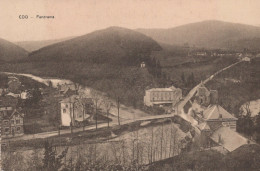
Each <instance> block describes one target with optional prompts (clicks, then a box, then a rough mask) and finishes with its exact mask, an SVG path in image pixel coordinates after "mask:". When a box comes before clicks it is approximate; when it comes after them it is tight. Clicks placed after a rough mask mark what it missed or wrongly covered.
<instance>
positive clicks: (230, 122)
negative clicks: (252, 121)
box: [196, 105, 237, 131]
mask: <svg viewBox="0 0 260 171" xmlns="http://www.w3.org/2000/svg"><path fill="white" fill-rule="evenodd" d="M196 117H197V120H198V121H199V122H200V123H203V122H206V123H207V124H208V125H209V127H210V128H211V130H215V129H217V128H219V127H222V126H225V127H229V128H230V129H232V130H234V131H236V122H237V118H236V117H234V116H233V115H231V114H230V113H228V112H227V111H226V110H225V109H224V108H223V107H221V106H219V105H211V106H209V107H208V108H207V109H206V110H205V111H203V112H202V113H201V114H197V115H196Z"/></svg>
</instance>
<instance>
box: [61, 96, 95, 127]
mask: <svg viewBox="0 0 260 171" xmlns="http://www.w3.org/2000/svg"><path fill="white" fill-rule="evenodd" d="M60 109H61V125H62V126H70V125H72V126H76V125H77V124H78V123H81V122H83V121H84V120H86V119H88V118H89V117H90V116H91V115H92V114H93V101H92V99H91V98H80V97H79V96H77V95H73V96H71V97H68V98H66V99H64V100H62V101H61V102H60Z"/></svg>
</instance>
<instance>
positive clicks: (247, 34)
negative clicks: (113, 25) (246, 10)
mask: <svg viewBox="0 0 260 171" xmlns="http://www.w3.org/2000/svg"><path fill="white" fill-rule="evenodd" d="M137 31H139V32H141V33H143V34H145V35H147V36H150V37H152V38H153V39H154V40H156V41H158V42H162V43H167V44H171V45H181V46H182V45H184V44H188V45H189V46H190V47H193V46H196V47H204V48H223V49H235V50H241V49H243V48H245V47H246V48H249V49H250V50H259V46H256V45H257V44H259V39H257V38H259V37H260V29H259V27H255V26H249V25H244V24H237V23H228V22H223V21H214V20H209V21H202V22H197V23H191V24H186V25H182V26H178V27H174V28H170V29H138V30H137ZM251 45H253V46H251Z"/></svg>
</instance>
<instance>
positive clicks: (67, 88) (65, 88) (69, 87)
mask: <svg viewBox="0 0 260 171" xmlns="http://www.w3.org/2000/svg"><path fill="white" fill-rule="evenodd" d="M57 87H58V90H59V93H60V94H65V95H66V93H67V92H69V93H71V92H73V94H77V90H78V87H77V86H76V85H75V84H67V83H65V84H62V85H57Z"/></svg>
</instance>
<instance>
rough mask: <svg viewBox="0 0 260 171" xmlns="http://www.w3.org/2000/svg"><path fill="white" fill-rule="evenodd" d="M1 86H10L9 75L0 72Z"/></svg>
mask: <svg viewBox="0 0 260 171" xmlns="http://www.w3.org/2000/svg"><path fill="white" fill-rule="evenodd" d="M0 88H8V76H7V75H5V74H0Z"/></svg>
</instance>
